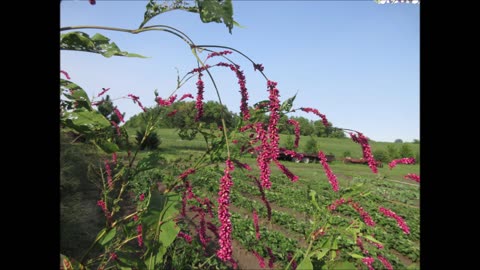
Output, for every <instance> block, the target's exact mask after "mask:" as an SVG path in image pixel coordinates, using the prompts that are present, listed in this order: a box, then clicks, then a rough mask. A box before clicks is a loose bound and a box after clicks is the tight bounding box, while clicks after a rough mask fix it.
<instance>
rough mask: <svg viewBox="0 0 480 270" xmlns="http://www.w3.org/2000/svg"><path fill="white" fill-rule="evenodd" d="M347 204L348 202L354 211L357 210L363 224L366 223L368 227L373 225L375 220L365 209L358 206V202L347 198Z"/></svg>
mask: <svg viewBox="0 0 480 270" xmlns="http://www.w3.org/2000/svg"><path fill="white" fill-rule="evenodd" d="M348 204H350V206H352V207H353V209H355V211H357V213H358V214H360V216H361V217H362V219H363V222H365V224H367V225H368V226H370V227H373V226H375V221H373V219H372V217H371V216H370V215H369V214H368V213H367V211H365V210H364V209H363V207H361V206H360V204H359V203H357V202H354V201H352V200H349V202H348Z"/></svg>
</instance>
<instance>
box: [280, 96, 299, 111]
mask: <svg viewBox="0 0 480 270" xmlns="http://www.w3.org/2000/svg"><path fill="white" fill-rule="evenodd" d="M296 97H297V94H295V95H294V96H293V97H291V98H289V99H287V100H285V101H284V102H283V103H282V106H280V111H287V112H289V111H290V110H291V109H292V106H293V101H294V100H295V98H296Z"/></svg>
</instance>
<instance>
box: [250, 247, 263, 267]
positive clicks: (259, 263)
mask: <svg viewBox="0 0 480 270" xmlns="http://www.w3.org/2000/svg"><path fill="white" fill-rule="evenodd" d="M252 253H253V255H255V257H256V258H257V261H258V265H259V266H260V268H262V269H264V268H265V260H264V259H263V257H262V256H260V254H258V253H257V252H256V251H255V250H253V251H252Z"/></svg>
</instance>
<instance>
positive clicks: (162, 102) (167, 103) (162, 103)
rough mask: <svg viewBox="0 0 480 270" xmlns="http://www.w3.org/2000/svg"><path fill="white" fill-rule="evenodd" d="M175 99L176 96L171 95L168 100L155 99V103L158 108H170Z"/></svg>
mask: <svg viewBox="0 0 480 270" xmlns="http://www.w3.org/2000/svg"><path fill="white" fill-rule="evenodd" d="M176 99H177V95H171V96H170V97H169V98H168V99H163V98H161V97H157V99H156V101H157V104H158V106H170V105H172V103H173V102H175V100H176Z"/></svg>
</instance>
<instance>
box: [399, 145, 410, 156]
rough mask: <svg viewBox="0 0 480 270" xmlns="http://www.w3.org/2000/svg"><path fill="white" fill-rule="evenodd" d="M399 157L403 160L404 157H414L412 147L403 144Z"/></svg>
mask: <svg viewBox="0 0 480 270" xmlns="http://www.w3.org/2000/svg"><path fill="white" fill-rule="evenodd" d="M399 155H400V157H401V158H404V157H413V152H412V148H411V147H410V145H408V144H406V143H404V144H402V146H401V147H400V150H399Z"/></svg>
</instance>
